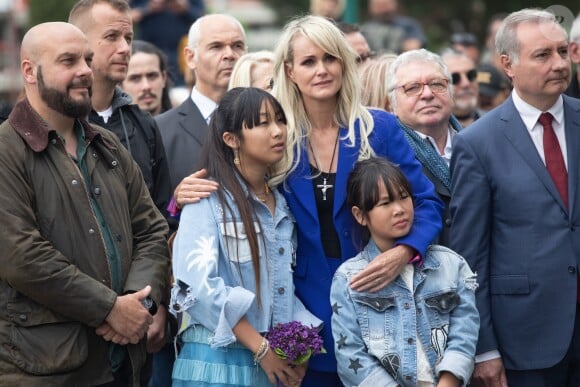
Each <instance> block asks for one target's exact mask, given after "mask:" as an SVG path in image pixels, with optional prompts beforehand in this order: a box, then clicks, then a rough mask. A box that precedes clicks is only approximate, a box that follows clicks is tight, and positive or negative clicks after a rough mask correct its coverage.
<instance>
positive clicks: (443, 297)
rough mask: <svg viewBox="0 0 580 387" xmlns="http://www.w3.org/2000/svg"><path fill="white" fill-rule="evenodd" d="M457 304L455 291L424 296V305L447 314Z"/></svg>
mask: <svg viewBox="0 0 580 387" xmlns="http://www.w3.org/2000/svg"><path fill="white" fill-rule="evenodd" d="M458 304H459V295H458V294H457V292H456V291H450V292H446V293H441V294H436V295H434V296H430V297H427V298H425V305H427V306H428V307H429V308H432V309H435V310H437V311H438V312H439V313H443V314H449V313H451V311H452V310H453V309H455V307H456V306H457V305H458Z"/></svg>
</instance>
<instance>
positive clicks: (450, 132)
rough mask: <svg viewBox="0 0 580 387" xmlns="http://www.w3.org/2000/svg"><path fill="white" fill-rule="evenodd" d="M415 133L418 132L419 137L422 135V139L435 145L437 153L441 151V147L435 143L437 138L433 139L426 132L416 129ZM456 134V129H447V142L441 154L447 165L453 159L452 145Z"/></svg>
mask: <svg viewBox="0 0 580 387" xmlns="http://www.w3.org/2000/svg"><path fill="white" fill-rule="evenodd" d="M415 133H417V134H418V135H419V137H421V138H422V139H425V140H427V141H429V143H430V144H431V145H432V146H433V148H435V150H436V151H437V153H439V148H437V144H436V143H435V140H434V139H433V137H430V136H427V135H426V134H424V133H421V132H419V131H415ZM454 135H455V130H451V129H448V130H447V141H446V142H445V148H443V154H442V155H440V156H441V157H442V158H443V160H445V162H446V163H447V165H449V162H450V161H451V150H452V146H453V141H452V140H453V136H454Z"/></svg>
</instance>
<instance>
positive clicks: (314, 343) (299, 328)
mask: <svg viewBox="0 0 580 387" xmlns="http://www.w3.org/2000/svg"><path fill="white" fill-rule="evenodd" d="M266 338H267V339H268V341H269V342H270V348H272V350H273V351H274V353H276V356H278V357H279V358H280V359H284V360H288V362H289V363H292V364H295V365H300V364H302V363H305V362H307V361H308V359H310V357H311V356H313V355H317V354H319V353H326V350H325V349H324V347H323V346H322V344H323V342H322V337H320V335H319V334H318V329H317V328H309V327H307V326H306V325H304V324H302V323H301V322H299V321H292V322H289V323H284V324H277V325H276V326H275V327H274V328H272V329H271V330H270V331H269V332H268V333H267V334H266Z"/></svg>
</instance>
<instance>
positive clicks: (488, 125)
mask: <svg viewBox="0 0 580 387" xmlns="http://www.w3.org/2000/svg"><path fill="white" fill-rule="evenodd" d="M564 118H565V123H564V125H565V130H566V147H567V150H568V189H569V201H570V203H569V207H570V208H565V207H564V204H563V202H562V199H561V197H560V195H559V193H558V191H557V189H556V186H555V185H554V183H553V181H552V179H551V178H550V175H549V174H548V171H547V169H546V167H545V165H544V163H543V162H542V160H541V158H540V156H539V154H538V151H537V150H536V148H535V146H534V144H533V142H532V139H531V137H530V135H529V133H528V131H527V129H526V127H525V126H524V123H523V121H522V119H521V118H520V116H519V113H518V112H517V111H516V108H515V106H514V103H513V100H512V99H511V97H510V98H508V99H507V100H506V101H505V102H504V103H503V104H502V105H500V106H498V107H497V108H496V109H494V110H492V111H491V112H489V113H487V114H486V115H484V116H483V117H482V118H480V119H479V120H478V121H476V122H475V123H473V124H472V125H471V126H470V127H468V128H467V129H465V130H463V131H462V132H460V133H459V134H457V136H456V137H455V140H454V148H453V156H452V159H451V174H452V184H451V186H452V189H451V193H452V195H451V214H452V219H453V221H452V226H451V227H452V229H451V248H453V249H454V250H456V251H457V252H458V253H459V254H461V255H462V256H464V257H465V259H467V261H468V262H469V264H470V265H471V268H472V269H473V270H474V271H476V272H477V274H478V281H479V283H480V286H479V288H478V290H477V292H476V296H477V306H478V308H479V312H480V315H481V328H480V335H479V343H478V349H477V353H478V354H480V353H484V352H487V351H490V350H494V349H499V351H500V353H501V355H502V359H503V362H504V366H505V367H506V368H508V369H515V370H529V369H540V368H546V367H550V366H553V365H554V364H556V363H557V362H559V361H560V360H562V358H563V357H564V355H565V354H566V351H567V350H568V348H569V346H570V341H571V338H572V332H573V329H574V318H575V314H576V283H577V276H578V266H579V263H580V233H579V231H578V226H580V206H579V205H580V191H579V190H578V181H579V180H580V165H579V164H580V101H578V100H575V99H572V98H569V97H567V96H564Z"/></svg>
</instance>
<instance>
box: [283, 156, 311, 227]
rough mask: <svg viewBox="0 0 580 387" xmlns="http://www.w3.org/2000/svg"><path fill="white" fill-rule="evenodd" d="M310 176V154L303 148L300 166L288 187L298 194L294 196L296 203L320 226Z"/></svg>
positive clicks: (291, 177) (287, 181)
mask: <svg viewBox="0 0 580 387" xmlns="http://www.w3.org/2000/svg"><path fill="white" fill-rule="evenodd" d="M310 175H311V173H310V163H309V162H308V153H307V152H306V149H305V148H304V147H302V151H301V153H300V161H299V162H298V166H297V167H296V170H295V171H294V172H293V173H292V174H291V175H290V176H289V177H288V179H287V180H286V184H287V185H288V188H289V189H290V192H296V193H297V194H295V195H294V198H295V199H296V202H297V203H298V204H300V205H301V206H302V208H303V210H304V212H305V214H308V215H309V216H311V217H312V218H313V219H315V220H316V223H317V224H318V211H317V209H316V199H315V198H314V188H313V187H312V179H310V178H309V177H308V176H310ZM304 176H305V177H304ZM298 192H299V194H298Z"/></svg>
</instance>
